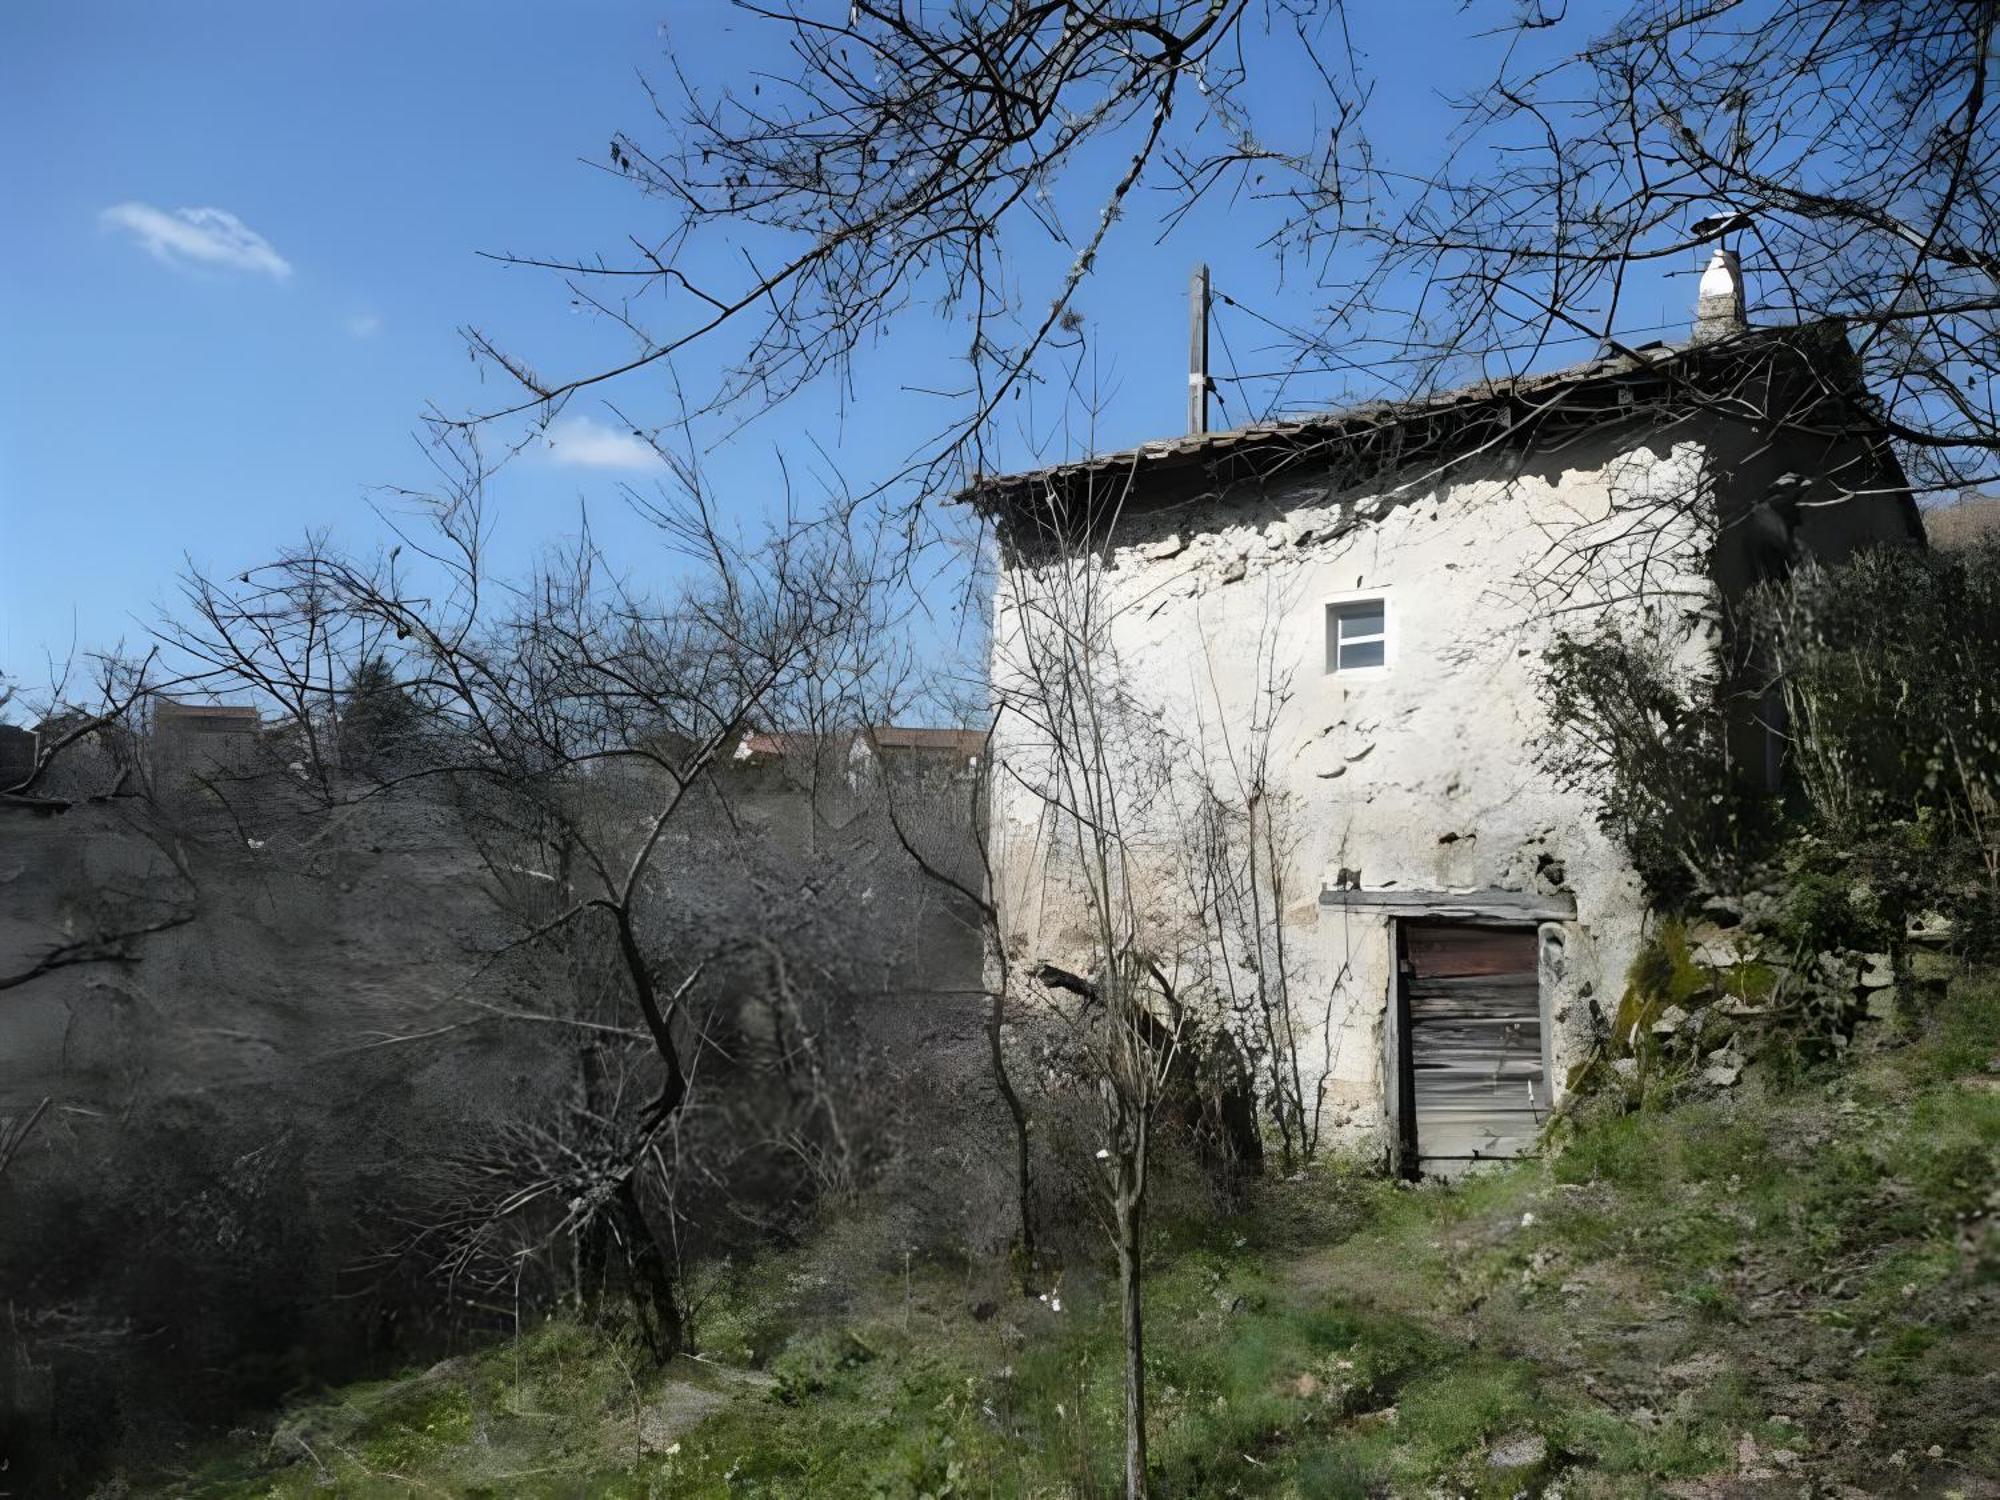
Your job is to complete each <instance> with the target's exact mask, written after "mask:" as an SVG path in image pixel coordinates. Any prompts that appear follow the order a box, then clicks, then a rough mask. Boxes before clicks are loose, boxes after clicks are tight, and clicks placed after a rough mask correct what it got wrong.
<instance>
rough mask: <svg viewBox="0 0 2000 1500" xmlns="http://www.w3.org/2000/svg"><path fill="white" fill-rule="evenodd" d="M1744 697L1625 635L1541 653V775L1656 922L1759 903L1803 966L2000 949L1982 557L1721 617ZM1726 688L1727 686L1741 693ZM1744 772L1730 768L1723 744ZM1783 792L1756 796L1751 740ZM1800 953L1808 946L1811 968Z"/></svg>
mask: <svg viewBox="0 0 2000 1500" xmlns="http://www.w3.org/2000/svg"><path fill="white" fill-rule="evenodd" d="M1730 637H1731V638H1730V641H1729V645H1728V649H1729V650H1730V651H1731V652H1733V653H1735V654H1736V656H1737V657H1738V658H1739V659H1740V660H1741V661H1743V662H1744V663H1746V666H1745V668H1744V673H1745V680H1744V681H1738V680H1736V679H1733V678H1731V677H1729V676H1728V675H1726V674H1710V675H1707V676H1701V675H1697V676H1696V677H1695V678H1693V679H1692V680H1690V678H1689V677H1688V675H1687V673H1686V671H1685V669H1684V666H1683V665H1680V664H1677V660H1676V657H1675V654H1674V651H1673V650H1672V648H1671V647H1670V646H1669V645H1668V644H1667V643H1666V639H1665V638H1664V637H1663V636H1661V635H1660V634H1658V633H1656V632H1654V631H1652V630H1650V629H1648V628H1647V627H1646V626H1645V624H1644V623H1643V622H1633V621H1626V622H1623V623H1618V622H1613V623H1608V624H1606V625H1605V626H1604V627H1602V628H1601V629H1600V630H1599V631H1597V632H1596V633H1594V634H1590V635H1587V636H1582V637H1575V638H1565V639H1562V640H1559V641H1558V642H1557V643H1556V645H1555V646H1554V647H1553V649H1552V650H1551V652H1550V657H1549V665H1550V690H1549V703H1550V710H1551V716H1552V718H1553V719H1554V721H1555V723H1556V725H1557V727H1558V729H1559V731H1560V732H1561V738H1560V740H1559V741H1558V742H1557V743H1556V744H1555V745H1554V746H1552V747H1551V749H1550V751H1549V754H1548V757H1547V760H1548V764H1549V766H1550V769H1551V770H1552V771H1553V772H1554V773H1555V774H1556V775H1557V776H1558V777H1559V778H1561V779H1563V780H1564V781H1565V782H1567V783H1568V784H1569V785H1572V786H1576V787H1580V788H1582V789H1583V790H1585V791H1587V792H1588V793H1589V794H1590V795H1591V796H1592V797H1593V799H1594V800H1595V801H1596V802H1597V804H1598V806H1599V808H1600V821H1601V822H1602V823H1603V826H1604V827H1605V829H1606V831H1607V832H1609V833H1610V834H1611V835H1612V836H1613V837H1614V838H1615V839H1617V840H1618V842H1619V843H1620V845H1621V846H1622V847H1623V848H1624V849H1625V850H1626V851H1627V852H1628V854H1629V855H1630V856H1631V858H1632V860H1633V863H1634V865H1635V867H1636V868H1637V869H1638V871H1639V872H1640V875H1641V877H1642V878H1643V879H1644V880H1645V882H1646V884H1647V887H1648V890H1649V892H1650V894H1651V895H1652V897H1653V899H1654V900H1655V902H1656V903H1658V904H1659V905H1661V906H1662V907H1663V908H1664V909H1666V910H1668V911H1693V910H1695V909H1697V908H1699V906H1700V905H1701V903H1702V901H1703V900H1704V899H1705V898H1708V897H1713V896H1725V897H1731V896H1736V895H1739V894H1741V893H1743V892H1745V891H1746V890H1751V889H1754V888H1757V887H1760V886H1764V887H1768V888H1769V889H1770V890H1771V891H1772V892H1774V893H1776V897H1775V899H1776V905H1777V906H1778V907H1779V908H1780V909H1779V910H1777V911H1775V912H1774V913H1773V920H1772V921H1771V923H1770V925H1771V927H1772V928H1773V931H1774V933H1775V935H1776V936H1777V937H1779V938H1780V939H1781V940H1784V941H1787V942H1790V943H1793V944H1794V945H1796V946H1799V947H1801V948H1804V949H1809V950H1811V951H1814V952H1816V951H1819V949H1822V948H1827V947H1831V946H1836V945H1839V946H1847V947H1854V948H1865V949H1871V950H1873V949H1890V950H1898V951H1899V950H1900V949H1901V948H1902V947H1903V946H1904V943H1905V940H1906V935H1907V933H1908V931H1909V929H1910V927H1911V925H1912V924H1913V923H1920V922H1922V921H1923V920H1924V919H1926V918H1929V919H1931V920H1932V923H1933V925H1934V926H1937V927H1939V928H1940V929H1943V930H1948V931H1949V932H1950V934H1951V943H1952V945H1953V946H1954V947H1955V948H1956V949H1957V950H1958V951H1960V952H1962V953H1965V954H1968V955H1972V956H1983V955H1988V954H1991V953H1992V952H1993V951H1994V949H1995V945H1996V943H2000V694H1997V693H1996V689H1995V686H1994V684H1995V683H1997V682H2000V548H1995V547H1994V546H1992V545H1991V544H1984V545H1979V546H1974V547H1968V548H1963V549H1957V550H1952V551H1940V552H1926V551H1920V550H1906V549H1882V550H1873V551H1868V552H1864V553H1862V554H1860V555H1858V556H1856V557H1854V558H1851V559H1849V560H1848V561H1846V562H1844V563H1841V564H1839V565H1838V566H1834V567H1819V566H1814V565H1808V566H1804V567H1801V568H1799V569H1798V570H1796V571H1795V572H1793V573H1792V574H1791V575H1790V576H1789V577H1787V578H1785V579H1784V580H1782V581H1779V582H1775V583H1767V584H1764V585H1761V586H1760V587H1759V588H1757V589H1756V590H1754V591H1753V592H1752V593H1751V594H1750V596H1749V597H1748V598H1747V599H1746V600H1744V601H1742V602H1741V604H1740V605H1739V606H1738V607H1737V609H1736V610H1735V611H1734V612H1733V617H1732V620H1731V626H1730ZM1745 681H1747V686H1746V685H1745ZM1746 724H1747V725H1749V726H1752V727H1753V728H1754V730H1755V731H1756V732H1755V733H1754V734H1753V735H1752V736H1751V740H1752V742H1753V743H1755V744H1756V746H1757V749H1758V760H1757V762H1756V763H1755V764H1754V765H1749V766H1746V765H1744V764H1742V763H1741V761H1740V760H1737V759H1733V758H1732V753H1731V746H1732V742H1738V743H1740V742H1741V741H1742V739H1743V735H1742V734H1741V728H1742V726H1744V725H1746ZM1766 734H1769V735H1773V736H1777V737H1779V738H1781V740H1782V743H1783V773H1784V786H1783V789H1782V791H1781V793H1780V794H1779V795H1777V796H1775V797H1774V796H1772V795H1770V794H1769V793H1767V792H1766V791H1765V789H1764V787H1763V786H1762V782H1763V780H1764V771H1765V765H1764V760H1763V758H1762V752H1763V745H1762V739H1763V736H1764V735H1766ZM1815 945H1817V946H1815Z"/></svg>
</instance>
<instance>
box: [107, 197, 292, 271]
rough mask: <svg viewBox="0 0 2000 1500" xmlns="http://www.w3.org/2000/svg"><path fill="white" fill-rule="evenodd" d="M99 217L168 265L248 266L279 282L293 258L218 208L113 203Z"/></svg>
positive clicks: (230, 268)
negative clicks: (284, 254) (283, 253)
mask: <svg viewBox="0 0 2000 1500" xmlns="http://www.w3.org/2000/svg"><path fill="white" fill-rule="evenodd" d="M98 217H99V219H100V220H101V221H102V222H103V223H104V224H105V225H106V226H107V227H108V228H111V229H120V230H123V231H124V232H125V233H127V234H129V235H131V236H132V239H133V242H134V243H135V244H137V245H138V246H139V248H140V249H142V250H144V251H145V252H146V253H147V254H148V255H150V256H152V257H153V259H155V260H158V261H162V262H164V263H165V264H167V265H170V266H179V267H182V268H186V267H190V266H199V267H208V268H213V269H219V270H225V271H248V272H250V273H251V274H253V275H257V276H269V277H271V278H272V279H273V280H274V281H283V280H285V279H286V278H287V277H289V276H290V275H291V274H292V263H291V262H290V261H288V260H286V259H285V258H284V256H282V255H280V254H278V252H277V251H276V250H274V249H272V248H271V242H270V241H269V240H267V239H265V238H264V236H263V235H261V234H259V233H257V231H256V230H254V229H252V228H251V227H250V226H249V225H248V224H245V223H244V222H243V221H242V220H241V219H239V218H237V217H236V215H235V214H233V213H230V212H229V211H228V210H227V209H222V208H176V209H173V210H168V209H164V208H155V207H153V205H152V204H150V203H114V204H113V205H112V206H111V207H109V208H107V209H105V210H104V212H103V213H102V214H100V215H99V216H98Z"/></svg>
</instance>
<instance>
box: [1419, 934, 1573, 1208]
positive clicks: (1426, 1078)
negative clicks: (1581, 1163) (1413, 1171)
mask: <svg viewBox="0 0 2000 1500" xmlns="http://www.w3.org/2000/svg"><path fill="white" fill-rule="evenodd" d="M1401 936H1402V942H1401V944H1400V947H1401V950H1402V952H1401V963H1400V964H1399V967H1400V968H1401V970H1402V976H1401V977H1402V988H1403V995H1402V997H1401V998H1402V1002H1403V1003H1402V1005H1399V1007H1398V1009H1399V1010H1400V1011H1401V1012H1402V1016H1403V1018H1405V1024H1404V1027H1403V1046H1404V1047H1405V1048H1406V1049H1407V1054H1406V1059H1407V1060H1406V1063H1405V1067H1404V1072H1403V1077H1404V1078H1405V1079H1406V1080H1408V1085H1407V1093H1406V1094H1405V1098H1406V1099H1407V1101H1408V1102H1407V1104H1406V1106H1405V1108H1406V1110H1407V1114H1406V1115H1405V1118H1404V1121H1403V1122H1402V1123H1403V1125H1404V1127H1405V1139H1406V1140H1408V1141H1409V1143H1410V1146H1411V1147H1412V1148H1413V1154H1414V1157H1415V1166H1416V1168H1417V1170H1418V1171H1419V1172H1421V1173H1424V1174H1426V1175H1442V1176H1449V1175H1451V1174H1453V1173H1455V1172H1460V1171H1463V1170H1464V1169H1465V1168H1466V1167H1468V1166H1471V1165H1472V1164H1473V1163H1474V1162H1479V1161H1491V1160H1495V1159H1503V1158H1508V1157H1516V1156H1526V1155H1529V1154H1531V1153H1532V1152H1533V1151H1534V1149H1535V1140H1536V1136H1537V1134H1538V1132H1539V1131H1540V1129H1541V1126H1542V1122H1543V1121H1544V1120H1545V1119H1547V1118H1548V1108H1549V1089H1548V1079H1547V1076H1546V1073H1545V1071H1544V1068H1543V1059H1542V1004H1541V986H1540V982H1539V978H1538V974H1537V965H1536V936H1535V932H1534V930H1533V929H1532V928H1503V927H1471V926H1449V925H1444V924H1436V925H1433V924H1430V923H1422V922H1409V923H1405V924H1403V932H1402V934H1401ZM1412 1137H1413V1139H1411V1138H1412Z"/></svg>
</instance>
